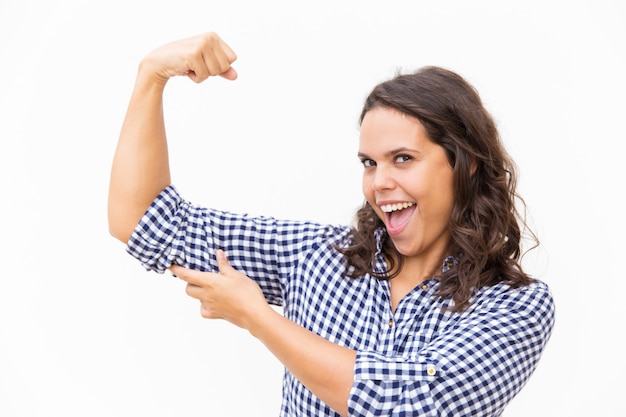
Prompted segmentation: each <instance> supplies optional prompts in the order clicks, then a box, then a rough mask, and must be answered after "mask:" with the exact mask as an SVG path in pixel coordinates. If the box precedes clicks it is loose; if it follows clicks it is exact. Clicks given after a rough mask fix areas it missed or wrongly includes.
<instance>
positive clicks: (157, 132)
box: [109, 33, 554, 417]
mask: <svg viewBox="0 0 626 417" xmlns="http://www.w3.org/2000/svg"><path fill="white" fill-rule="evenodd" d="M235 59H236V55H235V53H234V52H233V51H232V50H231V48H230V47H229V46H228V45H227V44H226V43H225V42H224V41H223V40H222V39H221V38H220V37H219V36H218V35H216V34H215V33H207V34H201V35H198V36H196V37H192V38H188V39H183V40H180V41H177V42H173V43H170V44H167V45H164V46H162V47H160V48H158V49H156V50H155V51H153V52H152V53H150V54H149V55H148V56H146V57H145V58H144V59H143V60H142V62H141V64H140V66H139V71H138V75H137V80H136V84H135V88H134V91H133V94H132V97H131V100H130V104H129V107H128V111H127V116H126V119H125V121H124V124H123V126H122V131H121V134H120V139H119V143H118V146H117V149H116V152H115V156H114V161H113V168H112V173H111V184H110V190H109V225H110V231H111V233H112V235H113V236H115V237H116V238H117V239H119V240H121V241H122V242H125V243H127V245H128V246H127V250H128V252H129V253H131V254H132V255H133V256H135V257H136V258H137V259H139V260H140V261H141V262H142V263H143V265H144V266H145V267H146V268H147V269H149V270H154V271H157V272H161V273H162V272H164V271H165V270H166V269H169V270H170V271H171V272H172V273H173V274H175V275H176V276H178V277H179V278H181V279H183V280H185V281H186V282H187V283H188V284H187V294H188V295H189V296H191V297H193V298H195V299H198V300H200V302H201V314H202V316H203V317H206V318H221V319H225V320H228V321H230V322H232V323H234V324H235V325H237V326H240V327H242V328H244V329H247V330H248V331H249V332H250V333H251V334H252V335H253V336H255V337H257V338H258V339H259V340H261V341H262V342H263V343H264V344H265V345H266V346H267V348H268V349H270V351H271V352H272V353H273V354H274V355H275V356H276V357H277V358H278V359H279V360H280V361H281V362H282V363H283V364H284V365H285V368H286V372H285V379H284V390H283V403H282V409H281V415H282V416H304V415H311V416H316V417H318V416H335V415H351V416H357V415H398V416H400V415H420V416H429V415H432V416H435V415H436V416H461V415H472V416H497V415H500V414H501V413H502V411H503V409H504V407H505V406H506V404H507V403H508V402H509V401H510V400H511V399H512V398H513V397H514V396H515V395H516V394H517V393H518V392H519V390H520V389H521V388H522V386H523V385H524V384H525V383H526V381H527V380H528V378H529V377H530V375H531V374H532V372H533V371H534V369H535V367H536V365H537V362H538V360H539V358H540V356H541V353H542V352H543V349H544V347H545V344H546V343H547V341H548V339H549V337H550V335H551V332H552V327H553V323H554V304H553V300H552V297H551V295H550V292H549V289H548V287H547V286H546V284H544V283H543V282H541V281H539V280H535V279H531V278H530V277H529V276H528V275H526V274H525V273H524V272H523V270H522V268H521V266H520V263H519V261H520V256H521V252H520V240H521V226H524V223H523V221H522V220H521V219H519V216H518V213H517V211H516V208H515V198H516V197H517V195H516V192H515V171H514V169H513V164H512V161H510V159H509V158H508V156H507V155H506V152H505V151H504V149H503V148H502V145H501V143H500V140H499V137H498V132H497V130H496V128H495V125H494V123H493V121H492V119H491V117H490V115H489V114H488V113H487V111H486V110H485V109H484V107H483V105H482V103H481V100H480V98H479V96H478V94H477V93H476V92H475V91H474V89H473V88H472V87H471V86H470V85H469V84H467V83H466V82H465V81H464V80H463V79H462V78H461V77H459V76H458V75H456V74H454V73H452V72H450V71H447V70H444V69H441V68H435V67H429V68H423V69H421V70H420V71H418V72H416V73H415V74H407V75H400V76H397V77H396V78H394V79H392V80H389V81H387V82H384V83H382V84H380V85H379V86H377V87H376V88H375V89H374V90H373V91H372V93H371V94H370V96H369V97H368V98H367V100H366V102H365V106H364V108H363V111H362V115H361V119H360V122H361V132H360V143H359V151H358V154H359V158H360V159H361V161H362V163H363V170H364V171H363V194H364V196H365V200H366V201H365V203H364V205H363V207H362V208H361V209H360V210H359V212H358V215H357V217H358V224H357V227H355V228H351V227H348V226H345V227H343V226H329V225H323V224H318V223H315V222H304V221H284V220H277V219H274V218H267V217H257V218H252V217H249V216H247V215H237V214H233V213H227V212H223V211H219V210H213V209H206V208H202V207H196V206H193V205H192V204H190V203H189V202H187V201H185V200H184V199H183V198H182V197H181V196H180V195H179V194H178V193H177V191H176V189H175V188H174V187H173V186H172V185H171V184H170V173H169V165H168V152H167V143H166V136H165V127H164V121H163V112H162V97H163V91H164V88H165V85H166V83H167V81H168V80H169V79H170V78H171V77H174V76H180V75H186V76H188V77H189V78H191V79H192V80H194V81H195V82H202V81H204V80H205V79H206V78H208V77H209V76H216V75H220V76H222V77H224V78H226V79H229V80H235V79H236V78H237V73H236V71H235V70H234V68H233V67H232V66H231V64H232V63H233V62H234V61H235ZM226 254H228V258H229V260H230V262H231V263H232V265H233V266H231V265H230V263H229V261H227V260H226ZM214 255H215V256H214ZM269 304H276V305H282V306H283V307H284V309H283V315H281V314H279V313H277V312H276V311H275V310H273V309H272V308H271V307H270V305H269Z"/></svg>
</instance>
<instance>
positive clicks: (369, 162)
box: [361, 158, 376, 168]
mask: <svg viewBox="0 0 626 417" xmlns="http://www.w3.org/2000/svg"><path fill="white" fill-rule="evenodd" d="M361 163H362V164H363V166H364V167H365V168H370V167H375V166H376V162H374V161H373V160H371V159H367V158H364V159H361Z"/></svg>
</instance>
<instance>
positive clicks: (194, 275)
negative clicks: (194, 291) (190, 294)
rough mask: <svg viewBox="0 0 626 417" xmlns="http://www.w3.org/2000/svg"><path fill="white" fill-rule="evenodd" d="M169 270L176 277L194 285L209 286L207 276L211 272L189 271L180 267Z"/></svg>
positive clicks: (176, 266)
mask: <svg viewBox="0 0 626 417" xmlns="http://www.w3.org/2000/svg"><path fill="white" fill-rule="evenodd" d="M169 270H170V272H171V273H172V274H174V276H176V277H178V278H179V279H181V280H183V281H185V282H187V283H189V284H193V285H197V286H203V285H206V284H207V279H206V276H205V275H206V274H209V272H200V271H196V270H195V269H189V268H185V267H182V266H180V265H172V266H170V267H169Z"/></svg>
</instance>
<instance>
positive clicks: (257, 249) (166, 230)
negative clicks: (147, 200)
mask: <svg viewBox="0 0 626 417" xmlns="http://www.w3.org/2000/svg"><path fill="white" fill-rule="evenodd" d="M338 230H339V229H337V228H335V227H333V226H330V225H322V224H318V223H314V222H307V221H292V220H277V219H274V218H272V217H263V216H256V217H255V216H249V215H247V214H236V213H230V212H226V211H220V210H214V209H208V208H204V207H200V206H195V205H193V204H191V203H190V202H188V201H186V200H184V199H183V198H182V197H181V196H180V195H179V194H178V192H177V190H176V189H175V187H174V186H172V185H170V186H168V187H167V188H165V189H164V190H163V191H162V192H161V193H160V194H159V195H158V196H157V197H156V198H155V200H154V201H153V202H152V204H151V205H150V207H149V208H148V209H147V211H146V213H145V214H144V216H143V217H142V219H141V220H140V222H139V224H138V225H137V226H136V227H135V230H134V231H133V234H132V235H131V237H130V239H129V242H128V245H127V247H126V250H127V252H128V253H129V254H130V255H132V256H133V257H135V258H136V259H137V260H139V261H140V262H141V264H142V265H143V267H144V268H145V269H146V270H148V271H154V272H157V273H161V274H162V273H163V272H164V271H165V270H166V269H167V268H169V267H170V266H171V265H173V264H176V265H181V266H184V267H186V268H191V269H195V270H199V271H212V272H215V271H217V270H218V268H217V262H216V259H215V250H216V249H223V250H224V251H225V252H226V254H227V256H228V259H229V262H230V264H231V265H232V266H233V267H234V268H235V269H237V270H239V271H241V272H242V273H244V274H246V275H247V276H248V277H250V278H251V279H253V280H254V281H256V282H257V284H259V286H260V287H261V290H262V291H263V293H264V294H265V296H266V299H267V300H268V302H270V303H272V304H277V305H280V304H281V303H282V302H283V299H284V294H283V288H284V285H285V283H286V280H288V278H289V276H290V274H292V273H293V270H294V268H295V267H296V265H297V264H298V262H300V261H301V259H302V258H303V257H305V256H306V253H307V251H309V250H311V249H312V248H314V247H317V246H319V245H321V244H323V242H326V241H327V239H328V237H329V236H334V235H337V231H338Z"/></svg>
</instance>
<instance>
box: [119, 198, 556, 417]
mask: <svg viewBox="0 0 626 417" xmlns="http://www.w3.org/2000/svg"><path fill="white" fill-rule="evenodd" d="M349 235H350V228H349V227H347V226H330V225H322V224H317V223H314V222H304V221H281V220H276V219H274V218H270V217H251V216H247V215H238V214H232V213H227V212H224V211H218V210H210V209H206V208H201V207H196V206H194V205H192V204H191V203H189V202H187V201H185V200H183V199H182V198H181V197H180V195H179V194H178V193H177V191H176V189H175V188H174V187H173V186H169V187H167V188H166V189H165V190H163V192H162V193H161V194H160V195H159V196H158V197H157V198H156V199H155V201H154V202H153V204H152V205H151V207H150V208H149V209H148V210H147V212H146V214H145V215H144V217H143V218H142V220H141V221H140V223H139V224H138V226H137V227H136V229H135V231H134V233H133V235H132V237H131V239H130V241H129V244H128V247H127V250H128V252H129V253H130V254H131V255H132V256H134V257H136V258H137V259H138V260H139V261H140V262H141V263H142V264H143V265H144V267H145V268H146V269H147V270H151V271H156V272H158V273H163V272H164V271H165V269H166V268H167V267H168V266H170V265H171V264H172V263H176V264H179V265H183V266H186V267H189V268H194V269H199V270H204V271H216V270H217V264H216V262H215V257H214V252H215V249H216V248H221V249H224V250H225V252H226V254H227V256H228V259H229V261H230V263H231V264H232V265H233V267H235V268H236V269H238V270H240V271H242V272H243V273H245V274H246V275H248V276H249V277H250V278H252V279H253V280H255V281H256V282H257V283H258V284H259V285H260V287H261V288H262V290H263V292H264V294H265V297H266V298H267V300H268V302H270V303H272V304H275V305H282V306H283V307H284V310H283V312H284V315H285V316H286V317H288V318H289V319H291V320H292V321H294V322H295V323H298V324H299V325H301V326H303V327H305V328H307V329H309V330H310V331H312V332H314V333H316V334H318V335H320V336H322V337H324V338H326V339H328V340H330V341H331V342H333V343H336V344H338V345H342V346H347V347H349V348H351V349H354V350H356V351H357V361H356V365H355V368H354V384H353V386H352V389H351V391H350V398H349V404H348V405H349V412H350V415H351V416H450V417H452V416H454V417H459V416H473V417H476V416H499V415H501V413H502V411H503V409H504V407H505V406H506V404H507V403H508V402H509V401H510V400H511V399H512V398H513V397H514V396H515V394H516V393H517V392H519V390H520V389H521V388H522V387H523V386H524V384H525V383H526V381H527V380H528V378H529V377H530V375H531V374H532V372H533V371H534V369H535V367H536V365H537V362H538V360H539V358H540V356H541V353H542V351H543V349H544V346H545V344H546V342H547V341H548V339H549V337H550V335H551V332H552V328H553V324H554V303H553V298H552V296H551V294H550V291H549V289H548V287H547V286H546V284H545V283H543V282H541V281H537V282H536V283H534V284H531V285H529V286H526V287H523V288H521V289H512V288H510V287H508V286H507V285H503V284H499V285H495V286H492V287H485V288H481V289H478V290H477V291H476V292H475V296H474V298H473V304H472V306H471V308H470V309H469V310H467V311H465V312H463V313H452V312H449V311H444V310H443V308H444V307H448V306H450V305H451V300H449V299H441V298H439V297H435V296H434V295H433V294H434V293H435V292H436V290H437V286H438V281H437V280H436V279H431V280H427V281H426V282H424V283H423V284H421V285H420V286H418V287H416V288H415V289H414V290H413V291H411V292H410V293H409V294H408V295H406V296H405V297H404V298H403V299H402V300H401V301H400V303H399V305H398V306H397V309H396V311H395V312H394V313H392V311H391V307H390V298H389V294H390V293H389V282H388V281H384V280H378V279H376V278H373V277H371V276H369V275H366V276H364V277H361V278H358V279H351V278H347V277H346V276H345V263H344V261H343V258H342V256H341V255H340V254H339V253H338V252H337V251H336V250H334V249H333V246H334V245H336V244H345V242H346V240H347V239H348V238H349ZM384 236H385V232H384V230H379V231H378V232H377V233H376V234H375V236H374V238H375V239H377V242H378V247H379V249H380V247H381V246H380V245H381V242H382V239H383V238H384ZM449 266H450V259H447V260H446V262H444V265H443V268H444V269H445V268H448V267H449ZM377 268H378V269H379V270H380V271H384V270H385V263H384V260H383V258H382V256H380V253H379V254H378V257H377ZM337 415H338V414H336V413H335V412H334V411H333V410H332V409H330V408H329V407H328V406H326V405H325V404H324V403H323V402H322V401H320V400H319V399H318V398H317V397H316V396H315V395H314V394H313V393H312V392H310V391H309V390H308V389H307V388H305V387H304V386H303V385H302V384H300V382H299V381H298V380H297V379H295V378H294V377H293V376H292V375H291V374H290V373H289V372H288V371H285V377H284V382H283V401H282V407H281V410H280V416H283V417H285V416H294V417H295V416H298V417H302V416H314V417H321V416H337Z"/></svg>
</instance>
